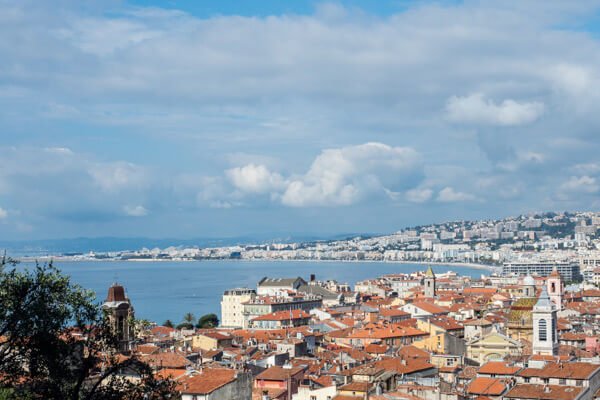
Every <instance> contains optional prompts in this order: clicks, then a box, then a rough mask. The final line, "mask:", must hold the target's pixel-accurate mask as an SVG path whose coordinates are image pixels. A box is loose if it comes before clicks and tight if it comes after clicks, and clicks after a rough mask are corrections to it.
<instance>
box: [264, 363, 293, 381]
mask: <svg viewBox="0 0 600 400" xmlns="http://www.w3.org/2000/svg"><path fill="white" fill-rule="evenodd" d="M303 371H304V368H302V367H292V368H284V367H280V366H277V365H275V366H272V367H270V368H268V369H266V370H264V371H263V372H261V373H260V374H258V375H257V376H256V379H257V380H261V379H262V380H267V381H285V380H286V379H288V378H289V377H290V376H294V375H296V374H299V373H301V372H303Z"/></svg>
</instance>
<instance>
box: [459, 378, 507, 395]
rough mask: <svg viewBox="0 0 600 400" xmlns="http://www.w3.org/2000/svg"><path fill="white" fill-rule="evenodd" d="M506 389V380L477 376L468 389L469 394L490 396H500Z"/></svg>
mask: <svg viewBox="0 0 600 400" xmlns="http://www.w3.org/2000/svg"><path fill="white" fill-rule="evenodd" d="M505 390H506V382H505V381H504V380H503V379H495V378H484V377H479V378H475V379H473V380H472V381H471V383H469V386H468V388H467V391H468V392H469V394H480V395H488V396H500V395H501V394H502V393H504V391H505Z"/></svg>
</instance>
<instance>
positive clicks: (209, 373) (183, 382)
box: [177, 368, 236, 394]
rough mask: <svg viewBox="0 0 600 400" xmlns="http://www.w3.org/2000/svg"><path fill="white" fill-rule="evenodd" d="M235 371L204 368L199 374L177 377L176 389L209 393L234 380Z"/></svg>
mask: <svg viewBox="0 0 600 400" xmlns="http://www.w3.org/2000/svg"><path fill="white" fill-rule="evenodd" d="M235 379H236V372H235V371H234V370H232V369H225V368H206V369H204V370H203V371H202V372H201V373H200V374H198V375H193V376H187V377H184V378H181V379H179V381H178V382H177V390H178V391H179V392H181V393H182V394H209V393H212V392H214V391H215V390H217V389H219V388H220V387H222V386H225V385H227V384H228V383H230V382H233V381H235Z"/></svg>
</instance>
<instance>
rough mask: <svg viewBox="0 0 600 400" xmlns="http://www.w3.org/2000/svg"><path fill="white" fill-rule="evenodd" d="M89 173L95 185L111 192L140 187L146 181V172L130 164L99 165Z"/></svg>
mask: <svg viewBox="0 0 600 400" xmlns="http://www.w3.org/2000/svg"><path fill="white" fill-rule="evenodd" d="M88 171H89V173H90V175H91V176H92V178H93V179H94V183H95V184H97V185H98V186H99V187H101V188H102V189H103V190H106V191H109V192H110V191H115V190H119V189H122V188H131V187H134V186H139V185H141V184H142V183H143V182H144V180H145V174H144V170H143V169H142V168H141V167H139V166H137V165H135V164H132V163H128V162H114V163H97V164H93V165H90V166H89V168H88Z"/></svg>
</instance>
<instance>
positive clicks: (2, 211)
mask: <svg viewBox="0 0 600 400" xmlns="http://www.w3.org/2000/svg"><path fill="white" fill-rule="evenodd" d="M6 217H8V211H6V210H5V209H3V208H2V207H0V220H3V219H5V218H6Z"/></svg>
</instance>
